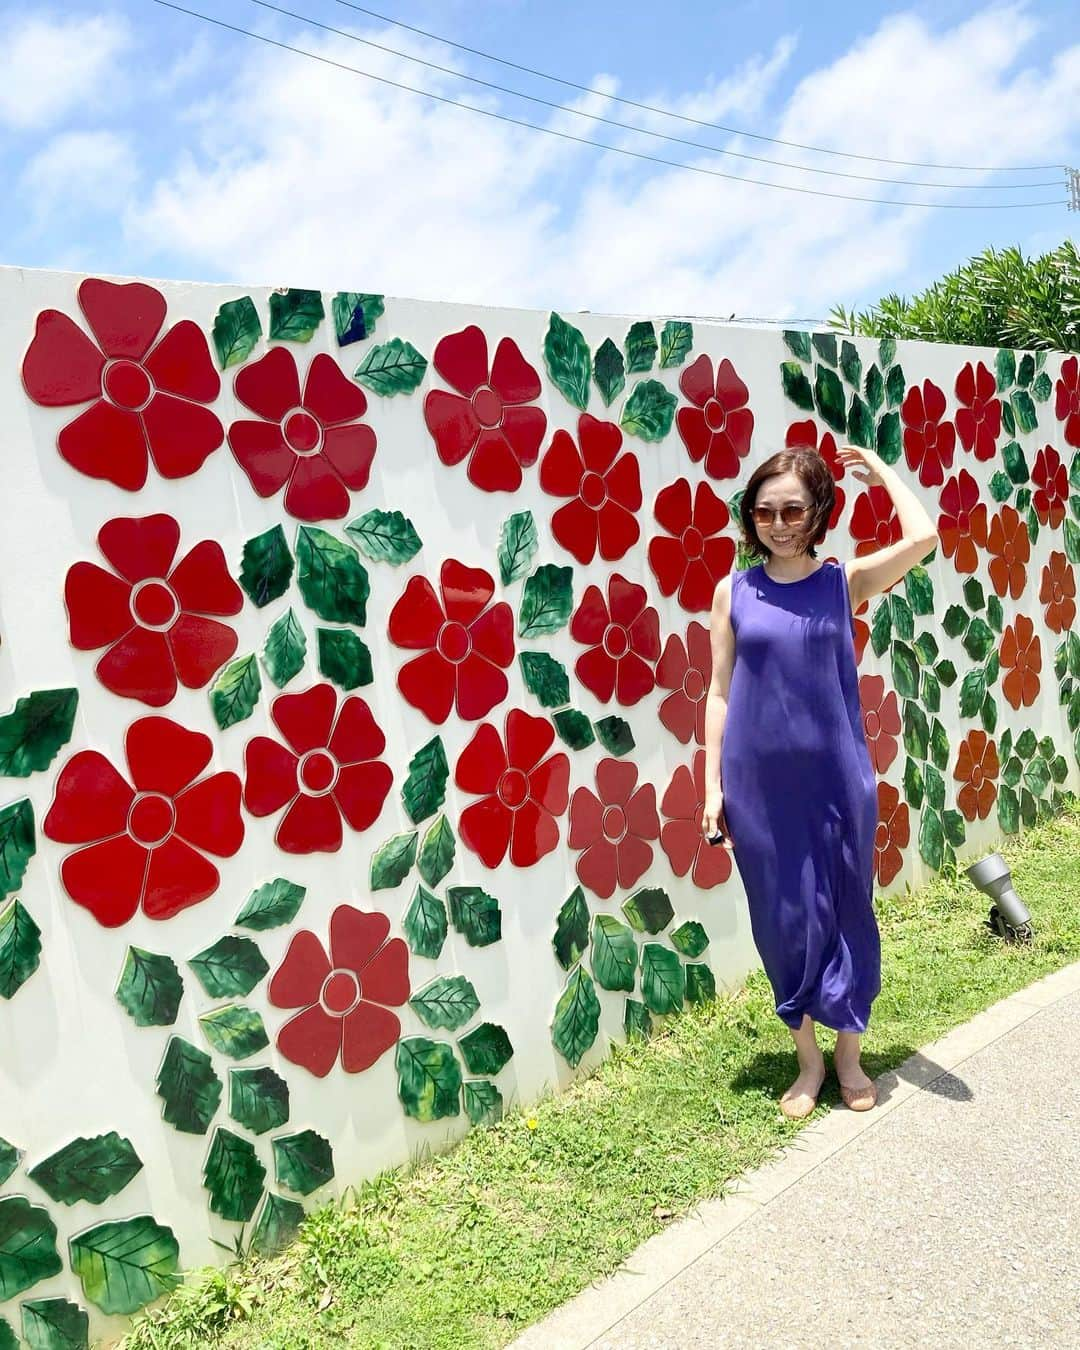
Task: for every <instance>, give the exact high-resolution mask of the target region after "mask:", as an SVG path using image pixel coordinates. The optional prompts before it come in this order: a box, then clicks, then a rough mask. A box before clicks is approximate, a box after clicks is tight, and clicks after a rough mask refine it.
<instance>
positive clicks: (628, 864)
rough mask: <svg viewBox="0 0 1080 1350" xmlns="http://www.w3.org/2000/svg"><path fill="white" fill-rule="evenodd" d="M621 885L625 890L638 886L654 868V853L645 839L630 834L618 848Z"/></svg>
mask: <svg viewBox="0 0 1080 1350" xmlns="http://www.w3.org/2000/svg"><path fill="white" fill-rule="evenodd" d="M615 851H616V853H617V854H618V859H619V861H618V869H619V870H618V875H619V885H620V886H622V887H623V888H624V889H625V890H629V889H630V887H631V886H636V885H637V883H638V882H639V881H640V880H641V878H642V877H643V876H644V875H645V873H646V872H647V871H648V870H649V868H650V867H651V866H652V857H653V851H652V849H651V847H650V846H649V845H648V844H646V843H645V841H644V840H643V839H638V838H637V837H636V836H635V835H632V834H628V835H627V836H626V837H625V839H623V840H621V841H620V843H619V844H618V846H617V848H616V850H615Z"/></svg>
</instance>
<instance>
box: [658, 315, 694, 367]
mask: <svg viewBox="0 0 1080 1350" xmlns="http://www.w3.org/2000/svg"><path fill="white" fill-rule="evenodd" d="M693 345H694V325H693V324H691V323H686V322H685V321H684V320H682V319H669V320H668V321H667V323H666V324H664V331H663V332H662V333H661V334H660V366H661V368H662V369H664V370H666V369H667V368H668V367H669V366H681V365H682V363H683V362H684V361H685V360H686V358H687V357H688V356H689V355H690V348H691V347H692V346H693Z"/></svg>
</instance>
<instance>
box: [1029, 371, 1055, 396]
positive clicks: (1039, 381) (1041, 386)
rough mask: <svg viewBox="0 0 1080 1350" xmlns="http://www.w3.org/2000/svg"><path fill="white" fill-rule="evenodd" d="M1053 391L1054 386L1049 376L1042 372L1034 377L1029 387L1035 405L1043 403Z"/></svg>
mask: <svg viewBox="0 0 1080 1350" xmlns="http://www.w3.org/2000/svg"><path fill="white" fill-rule="evenodd" d="M1053 389H1054V386H1053V383H1052V382H1051V379H1050V376H1049V375H1047V373H1046V371H1045V370H1044V371H1042V372H1041V374H1039V375H1037V376H1036V377H1035V381H1034V383H1033V384H1032V386H1031V393H1032V396H1033V397H1034V399H1035V401H1036V402H1037V403H1045V402H1046V400H1047V399H1048V398H1049V397H1050V395H1051V393H1052V392H1053Z"/></svg>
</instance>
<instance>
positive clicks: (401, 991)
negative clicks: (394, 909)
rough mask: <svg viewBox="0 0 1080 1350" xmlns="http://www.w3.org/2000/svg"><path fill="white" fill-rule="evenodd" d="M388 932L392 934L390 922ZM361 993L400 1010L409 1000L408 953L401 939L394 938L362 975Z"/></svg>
mask: <svg viewBox="0 0 1080 1350" xmlns="http://www.w3.org/2000/svg"><path fill="white" fill-rule="evenodd" d="M386 927H387V932H389V930H390V924H389V921H387V925H386ZM360 983H361V992H362V994H363V997H364V998H365V999H369V1000H370V1001H371V1002H373V1003H386V1004H389V1006H390V1007H392V1008H400V1007H401V1005H402V1004H403V1003H404V1002H405V1000H406V999H407V998H408V997H409V949H408V947H406V945H405V943H404V942H402V940H401V938H397V937H395V938H391V939H390V941H389V942H388V943H387V944H386V946H385V947H383V948H382V949H381V950H380V951H377V952H376V953H375V955H374V956H373V957H372V958H371V960H370V961H369V962H368V964H367V965H366V966H365V967H364V969H363V970H362V971H361V972H360Z"/></svg>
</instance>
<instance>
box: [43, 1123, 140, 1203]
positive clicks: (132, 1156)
mask: <svg viewBox="0 0 1080 1350" xmlns="http://www.w3.org/2000/svg"><path fill="white" fill-rule="evenodd" d="M141 1170H142V1163H141V1162H140V1160H139V1156H138V1154H137V1153H136V1152H135V1150H134V1149H133V1148H132V1146H131V1142H130V1141H129V1140H127V1139H124V1138H123V1137H122V1136H120V1135H119V1134H117V1133H116V1131H115V1130H113V1131H112V1132H111V1133H109V1134H99V1135H96V1136H95V1137H94V1138H93V1139H85V1138H79V1139H73V1140H72V1141H71V1143H70V1144H67V1145H65V1147H64V1148H62V1149H60V1150H59V1151H58V1152H56V1153H53V1154H51V1155H50V1156H49V1157H48V1158H46V1159H44V1161H43V1162H39V1163H38V1164H37V1166H36V1167H32V1168H31V1169H30V1171H29V1172H27V1174H26V1175H27V1176H28V1177H29V1178H30V1180H31V1181H33V1182H35V1183H36V1184H37V1185H38V1186H40V1187H41V1189H42V1190H43V1191H44V1192H45V1194H46V1195H47V1196H48V1197H49V1199H50V1200H55V1201H56V1203H57V1204H60V1205H74V1204H75V1203H76V1202H77V1201H79V1200H87V1201H89V1202H90V1204H92V1205H102V1204H104V1203H105V1201H106V1200H108V1199H109V1198H110V1197H111V1196H114V1195H119V1194H120V1192H121V1191H122V1190H123V1189H124V1187H125V1186H126V1185H127V1184H128V1182H129V1181H131V1180H132V1178H133V1177H135V1176H136V1175H137V1174H138V1173H139V1172H140V1171H141Z"/></svg>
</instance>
